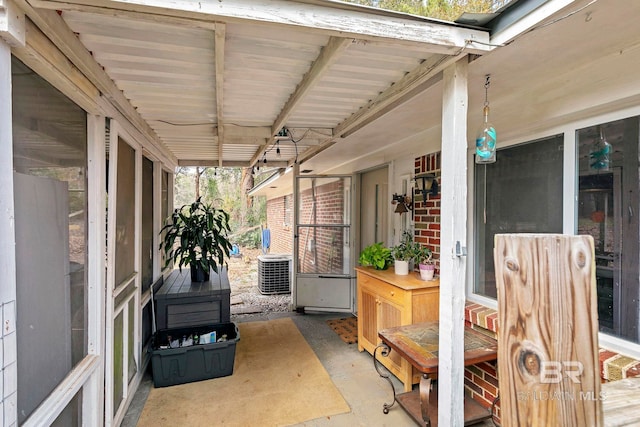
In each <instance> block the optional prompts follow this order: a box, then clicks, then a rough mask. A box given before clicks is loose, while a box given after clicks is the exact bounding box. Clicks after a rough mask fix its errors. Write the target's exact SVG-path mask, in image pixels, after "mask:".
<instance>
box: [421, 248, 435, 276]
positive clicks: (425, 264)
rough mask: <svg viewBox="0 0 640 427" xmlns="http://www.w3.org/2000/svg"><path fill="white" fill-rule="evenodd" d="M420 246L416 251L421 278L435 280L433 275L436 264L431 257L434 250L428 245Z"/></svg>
mask: <svg viewBox="0 0 640 427" xmlns="http://www.w3.org/2000/svg"><path fill="white" fill-rule="evenodd" d="M419 246H420V247H419V248H418V250H417V252H416V260H417V261H418V267H419V269H420V278H421V279H422V280H433V275H434V273H435V271H436V266H435V264H434V263H433V261H432V259H431V257H432V256H433V252H431V249H429V248H428V247H426V246H422V245H419Z"/></svg>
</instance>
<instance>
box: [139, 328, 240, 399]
mask: <svg viewBox="0 0 640 427" xmlns="http://www.w3.org/2000/svg"><path fill="white" fill-rule="evenodd" d="M211 332H215V335H216V338H217V339H220V338H221V337H222V336H223V335H226V339H227V340H226V341H223V342H213V343H208V344H196V345H191V346H188V347H177V348H161V346H167V345H168V342H169V337H171V339H172V340H175V339H178V340H180V339H181V338H182V337H184V336H186V337H188V336H193V335H194V334H197V335H198V336H202V335H207V336H209V337H210V336H211ZM239 340H240V333H239V332H238V327H237V326H236V324H235V323H232V322H231V323H220V324H217V325H210V326H197V327H190V328H174V329H165V330H161V331H158V332H157V333H156V334H155V335H154V337H153V340H152V342H151V346H150V349H149V352H150V353H151V367H152V371H153V384H154V386H156V387H166V386H171V385H176V384H184V383H189V382H193V381H201V380H208V379H211V378H218V377H226V376H228V375H231V374H232V373H233V363H234V360H235V356H236V343H237V342H238V341H239Z"/></svg>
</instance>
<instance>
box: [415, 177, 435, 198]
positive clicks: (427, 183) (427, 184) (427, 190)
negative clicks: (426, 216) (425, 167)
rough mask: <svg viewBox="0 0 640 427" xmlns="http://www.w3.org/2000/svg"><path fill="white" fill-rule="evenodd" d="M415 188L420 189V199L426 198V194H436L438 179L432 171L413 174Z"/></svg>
mask: <svg viewBox="0 0 640 427" xmlns="http://www.w3.org/2000/svg"><path fill="white" fill-rule="evenodd" d="M414 179H415V181H416V188H417V189H418V190H419V191H422V201H423V202H424V201H426V200H427V194H431V195H433V196H437V195H438V181H437V180H436V176H435V175H434V174H432V173H423V174H419V175H416V176H415V178H414Z"/></svg>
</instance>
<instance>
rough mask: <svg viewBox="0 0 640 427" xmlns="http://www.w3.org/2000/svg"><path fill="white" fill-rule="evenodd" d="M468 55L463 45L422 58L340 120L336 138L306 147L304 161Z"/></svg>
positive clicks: (438, 77) (420, 89) (423, 87)
mask: <svg viewBox="0 0 640 427" xmlns="http://www.w3.org/2000/svg"><path fill="white" fill-rule="evenodd" d="M466 55H467V52H466V51H464V50H463V49H460V50H459V51H458V54H457V55H453V56H448V57H447V56H438V57H434V58H430V59H429V60H426V61H423V62H422V63H421V64H420V65H418V66H417V67H416V68H415V69H413V70H412V71H410V72H409V73H407V74H406V75H405V76H404V77H403V78H402V79H401V80H400V81H398V82H397V83H395V84H393V85H392V86H390V87H389V88H388V89H387V90H385V91H384V92H382V93H381V94H380V95H378V96H377V97H376V98H375V99H373V100H372V101H371V102H369V104H368V105H367V106H366V107H363V108H361V109H360V110H358V111H356V112H355V113H354V114H353V115H351V116H350V117H349V118H347V119H346V120H345V121H344V122H342V123H340V124H339V125H338V126H336V128H335V129H334V136H335V137H334V138H328V139H326V140H325V141H324V142H323V143H321V144H320V145H319V146H317V147H313V148H311V149H309V150H307V151H305V152H304V153H303V154H302V155H301V156H299V161H300V162H303V161H305V160H308V159H310V158H311V157H313V156H315V155H317V154H318V153H320V152H322V151H324V150H326V149H327V148H329V147H330V146H332V145H333V144H335V143H336V142H337V141H336V139H335V138H337V137H338V136H341V137H347V136H349V135H350V134H352V133H354V132H356V131H358V130H359V129H361V128H363V127H364V126H366V125H368V124H369V123H371V122H373V121H374V120H376V119H378V118H380V117H382V116H383V115H385V114H387V113H388V112H390V111H391V110H393V109H394V108H397V107H399V106H400V105H402V104H404V103H405V102H407V101H409V100H410V99H411V98H413V97H415V96H416V95H418V94H419V93H421V92H423V91H425V90H427V89H428V88H429V87H431V86H433V85H434V84H436V83H438V82H439V81H440V80H441V79H442V75H441V72H442V70H444V69H445V68H446V67H448V66H449V65H451V64H452V63H455V62H456V61H458V60H459V59H460V58H461V57H464V56H466Z"/></svg>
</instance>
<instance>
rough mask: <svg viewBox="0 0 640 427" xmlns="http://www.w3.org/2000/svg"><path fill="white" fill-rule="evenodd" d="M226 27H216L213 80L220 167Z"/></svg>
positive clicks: (222, 137) (220, 25)
mask: <svg viewBox="0 0 640 427" xmlns="http://www.w3.org/2000/svg"><path fill="white" fill-rule="evenodd" d="M226 31H227V26H226V25H225V24H218V25H216V31H215V40H214V49H215V73H216V76H215V80H216V114H217V115H218V163H219V164H218V166H220V167H222V153H223V146H224V142H225V141H224V44H225V38H226Z"/></svg>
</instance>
